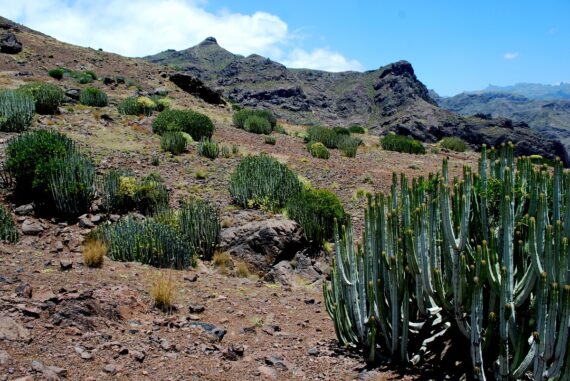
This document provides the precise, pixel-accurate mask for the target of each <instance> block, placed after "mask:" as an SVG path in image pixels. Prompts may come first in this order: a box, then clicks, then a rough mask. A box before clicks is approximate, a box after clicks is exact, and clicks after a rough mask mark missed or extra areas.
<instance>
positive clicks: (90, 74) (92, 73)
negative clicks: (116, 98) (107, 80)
mask: <svg viewBox="0 0 570 381" xmlns="http://www.w3.org/2000/svg"><path fill="white" fill-rule="evenodd" d="M83 74H85V75H88V76H90V77H91V78H93V80H94V81H96V80H98V79H99V77H97V74H96V73H95V72H94V71H93V70H85V71H84V72H83Z"/></svg>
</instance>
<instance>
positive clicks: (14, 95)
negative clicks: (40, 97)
mask: <svg viewBox="0 0 570 381" xmlns="http://www.w3.org/2000/svg"><path fill="white" fill-rule="evenodd" d="M34 112H35V106H34V99H33V98H32V96H31V95H29V94H25V93H21V92H18V91H12V90H2V91H0V131H4V132H21V131H25V130H27V129H28V127H30V124H32V120H33V118H34Z"/></svg>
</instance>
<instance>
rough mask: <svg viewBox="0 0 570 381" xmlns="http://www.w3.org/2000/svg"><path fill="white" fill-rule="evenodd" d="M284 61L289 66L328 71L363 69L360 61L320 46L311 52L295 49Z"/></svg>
mask: <svg viewBox="0 0 570 381" xmlns="http://www.w3.org/2000/svg"><path fill="white" fill-rule="evenodd" d="M283 63H284V64H285V66H288V67H295V68H304V69H319V70H326V71H348V70H363V68H362V65H361V64H360V62H358V61H356V60H349V59H347V58H346V57H344V56H343V55H342V54H340V53H337V52H334V51H331V50H329V49H328V48H319V49H315V50H312V51H310V52H308V51H306V50H303V49H294V50H293V51H291V52H290V54H289V56H288V57H287V59H285V60H284V62H283Z"/></svg>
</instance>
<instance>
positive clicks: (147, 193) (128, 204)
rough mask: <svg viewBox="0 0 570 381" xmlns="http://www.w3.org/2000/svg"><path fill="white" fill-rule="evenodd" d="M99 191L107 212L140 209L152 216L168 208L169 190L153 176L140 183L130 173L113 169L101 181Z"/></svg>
mask: <svg viewBox="0 0 570 381" xmlns="http://www.w3.org/2000/svg"><path fill="white" fill-rule="evenodd" d="M98 190H99V193H100V194H101V201H102V206H103V209H105V210H106V211H107V212H118V213H122V212H126V211H130V210H133V209H138V210H139V211H140V212H141V213H143V214H152V213H156V212H158V211H160V210H163V209H165V208H167V207H168V201H169V194H168V190H167V189H166V186H164V184H163V183H162V180H161V179H160V177H159V176H156V175H153V174H150V175H147V176H146V177H145V178H143V179H142V180H141V181H138V180H137V179H136V178H135V177H134V175H133V174H132V173H131V172H129V171H124V170H116V169H111V170H109V171H108V172H107V173H106V174H105V175H104V176H103V178H102V179H101V180H100V181H99V184H98Z"/></svg>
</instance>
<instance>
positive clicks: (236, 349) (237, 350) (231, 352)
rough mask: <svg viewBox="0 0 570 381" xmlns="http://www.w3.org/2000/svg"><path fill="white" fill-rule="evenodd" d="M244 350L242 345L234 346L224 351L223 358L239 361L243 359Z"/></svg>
mask: <svg viewBox="0 0 570 381" xmlns="http://www.w3.org/2000/svg"><path fill="white" fill-rule="evenodd" d="M243 353H244V349H243V345H241V344H232V345H230V346H229V347H228V349H227V350H226V351H224V353H223V356H224V358H225V359H226V360H230V361H237V360H238V358H241V357H243Z"/></svg>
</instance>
